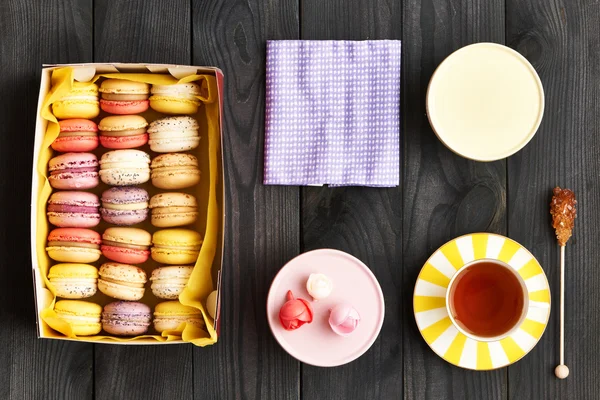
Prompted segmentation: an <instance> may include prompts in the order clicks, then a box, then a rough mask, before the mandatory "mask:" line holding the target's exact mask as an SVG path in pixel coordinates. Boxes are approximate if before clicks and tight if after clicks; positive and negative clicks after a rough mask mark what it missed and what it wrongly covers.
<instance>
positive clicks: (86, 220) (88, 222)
mask: <svg viewBox="0 0 600 400" xmlns="http://www.w3.org/2000/svg"><path fill="white" fill-rule="evenodd" d="M98 207H100V200H98V196H96V195H95V194H93V193H88V192H56V193H53V194H52V196H50V199H48V209H47V213H48V220H49V221H50V223H51V224H52V225H55V226H58V227H61V228H93V227H94V226H96V225H98V224H99V223H100V212H99V211H98Z"/></svg>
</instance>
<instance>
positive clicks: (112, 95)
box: [100, 79, 150, 115]
mask: <svg viewBox="0 0 600 400" xmlns="http://www.w3.org/2000/svg"><path fill="white" fill-rule="evenodd" d="M100 93H101V94H102V99H101V100H100V108H102V110H104V111H106V112H107V113H111V114H118V115H131V114H139V113H143V112H144V111H146V110H147V109H148V106H149V102H148V96H149V94H150V85H148V84H147V83H144V82H135V81H130V80H126V79H106V80H104V81H103V82H102V84H101V85H100Z"/></svg>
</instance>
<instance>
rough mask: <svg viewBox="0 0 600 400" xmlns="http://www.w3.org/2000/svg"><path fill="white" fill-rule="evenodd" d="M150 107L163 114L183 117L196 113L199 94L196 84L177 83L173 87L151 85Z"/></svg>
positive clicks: (198, 87) (198, 104)
mask: <svg viewBox="0 0 600 400" xmlns="http://www.w3.org/2000/svg"><path fill="white" fill-rule="evenodd" d="M150 93H152V96H150V107H152V109H153V110H156V111H158V112H161V113H165V114H173V115H184V114H195V113H197V112H198V107H199V106H200V100H199V99H198V96H200V94H201V89H200V85H198V84H197V83H193V82H189V83H177V84H174V85H152V89H150Z"/></svg>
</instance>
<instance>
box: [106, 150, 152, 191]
mask: <svg viewBox="0 0 600 400" xmlns="http://www.w3.org/2000/svg"><path fill="white" fill-rule="evenodd" d="M100 179H102V182H104V183H106V184H107V185H111V186H129V185H139V184H141V183H145V182H148V181H149V180H150V156H149V155H148V154H147V153H145V152H143V151H141V150H113V151H109V152H107V153H104V155H102V158H101V159H100Z"/></svg>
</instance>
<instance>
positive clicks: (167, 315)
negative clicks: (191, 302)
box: [154, 300, 204, 333]
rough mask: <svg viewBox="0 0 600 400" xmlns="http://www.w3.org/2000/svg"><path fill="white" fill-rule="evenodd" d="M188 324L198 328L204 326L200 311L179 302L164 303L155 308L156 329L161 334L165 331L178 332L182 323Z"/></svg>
mask: <svg viewBox="0 0 600 400" xmlns="http://www.w3.org/2000/svg"><path fill="white" fill-rule="evenodd" d="M184 322H185V323H188V324H191V325H194V326H196V327H198V328H202V327H203V326H204V320H203V319H202V313H201V312H200V310H198V309H197V308H194V307H190V306H184V305H183V304H181V303H180V302H179V301H177V300H174V301H163V302H162V303H158V304H157V305H156V307H155V308H154V329H156V330H157V331H158V332H159V333H162V332H163V331H177V330H179V326H180V325H181V324H182V323H184Z"/></svg>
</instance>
